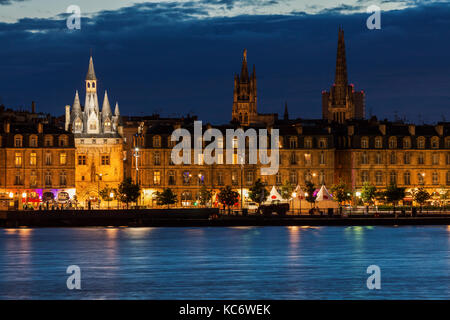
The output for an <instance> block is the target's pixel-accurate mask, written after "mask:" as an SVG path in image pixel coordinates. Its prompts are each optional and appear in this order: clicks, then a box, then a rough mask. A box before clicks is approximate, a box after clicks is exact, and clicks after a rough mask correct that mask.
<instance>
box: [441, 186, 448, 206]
mask: <svg viewBox="0 0 450 320" xmlns="http://www.w3.org/2000/svg"><path fill="white" fill-rule="evenodd" d="M441 189H442V191H441V192H440V193H439V198H440V200H441V201H442V204H443V205H444V206H445V205H446V203H447V200H448V198H450V190H448V189H445V187H442V188H441Z"/></svg>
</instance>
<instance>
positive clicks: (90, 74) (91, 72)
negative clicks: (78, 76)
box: [86, 55, 97, 80]
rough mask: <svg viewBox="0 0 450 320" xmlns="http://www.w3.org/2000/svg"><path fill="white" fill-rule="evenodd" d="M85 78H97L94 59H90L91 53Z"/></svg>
mask: <svg viewBox="0 0 450 320" xmlns="http://www.w3.org/2000/svg"><path fill="white" fill-rule="evenodd" d="M86 80H97V77H96V76H95V70H94V60H93V59H92V55H91V58H90V59H89V69H88V73H87V75H86Z"/></svg>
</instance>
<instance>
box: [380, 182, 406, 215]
mask: <svg viewBox="0 0 450 320" xmlns="http://www.w3.org/2000/svg"><path fill="white" fill-rule="evenodd" d="M404 197H405V188H399V187H397V185H396V184H395V183H391V184H390V185H389V186H388V187H387V189H386V191H385V192H384V198H385V200H386V202H388V203H392V204H393V206H394V213H395V206H396V205H397V203H398V202H399V201H400V200H402V199H403V198H404Z"/></svg>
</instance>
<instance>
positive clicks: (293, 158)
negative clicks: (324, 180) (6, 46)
mask: <svg viewBox="0 0 450 320" xmlns="http://www.w3.org/2000/svg"><path fill="white" fill-rule="evenodd" d="M224 158H225V156H224V155H223V154H217V164H224ZM248 158H249V155H248V153H246V159H245V161H246V163H249V161H248V160H249V159H248ZM283 158H284V157H283V156H282V155H279V161H280V163H283ZM140 159H141V158H140ZM225 160H226V159H225ZM299 160H300V159H299V155H297V154H296V153H291V154H290V155H289V158H288V161H289V164H291V165H294V164H298V163H299ZM197 161H198V164H200V165H203V163H204V158H203V154H199V155H198V159H197ZM318 161H319V164H321V165H323V164H326V155H325V153H323V152H321V153H319V155H318ZM303 162H304V164H305V165H307V166H309V165H311V164H312V163H313V155H312V154H311V153H305V154H303ZM192 163H193V162H192ZM79 164H80V163H79ZM152 164H153V165H154V166H159V165H161V154H160V153H159V152H154V153H153V162H152ZM231 164H239V155H238V154H237V153H234V154H233V158H232V163H231ZM139 165H142V162H141V161H140V162H139ZM169 165H174V163H173V161H172V158H171V157H170V158H169Z"/></svg>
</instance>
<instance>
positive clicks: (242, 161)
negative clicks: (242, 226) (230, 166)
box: [239, 155, 244, 212]
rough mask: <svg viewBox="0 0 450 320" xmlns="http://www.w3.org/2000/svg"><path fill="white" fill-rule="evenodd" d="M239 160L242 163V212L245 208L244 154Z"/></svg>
mask: <svg viewBox="0 0 450 320" xmlns="http://www.w3.org/2000/svg"><path fill="white" fill-rule="evenodd" d="M239 162H240V165H241V212H242V210H243V209H244V160H243V159H242V155H241V156H240V157H239Z"/></svg>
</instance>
